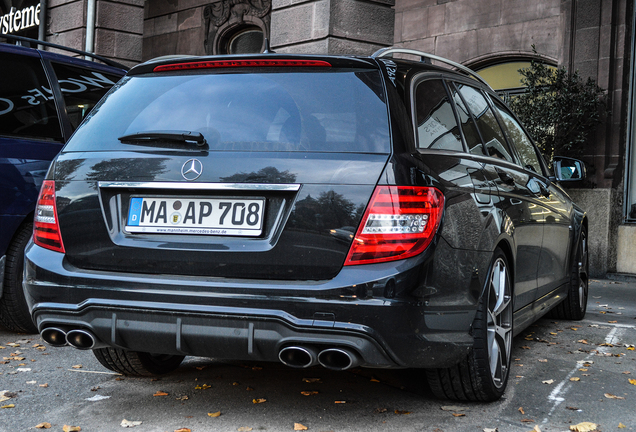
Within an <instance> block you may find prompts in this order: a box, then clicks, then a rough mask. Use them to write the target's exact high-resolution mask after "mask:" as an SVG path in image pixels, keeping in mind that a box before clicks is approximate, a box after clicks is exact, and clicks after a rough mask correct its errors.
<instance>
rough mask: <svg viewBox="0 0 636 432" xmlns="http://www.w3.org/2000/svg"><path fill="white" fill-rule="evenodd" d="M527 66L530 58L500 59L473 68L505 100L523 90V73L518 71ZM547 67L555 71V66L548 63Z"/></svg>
mask: <svg viewBox="0 0 636 432" xmlns="http://www.w3.org/2000/svg"><path fill="white" fill-rule="evenodd" d="M529 67H530V60H514V61H507V62H501V61H500V62H499V63H496V64H490V65H488V66H484V67H480V68H479V67H475V68H474V70H475V72H477V73H478V74H479V75H480V76H481V77H482V78H483V79H485V80H486V82H487V83H488V84H490V87H492V88H493V90H495V91H496V92H497V93H498V94H499V95H500V96H501V97H502V98H503V99H504V100H507V99H508V98H510V97H513V96H514V95H518V94H522V93H524V92H525V86H524V85H523V83H522V80H523V75H521V73H519V69H527V68H529ZM548 67H550V68H552V69H554V70H555V71H556V66H553V65H550V64H549V65H548Z"/></svg>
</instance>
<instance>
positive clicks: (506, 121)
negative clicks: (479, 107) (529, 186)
mask: <svg viewBox="0 0 636 432" xmlns="http://www.w3.org/2000/svg"><path fill="white" fill-rule="evenodd" d="M493 102H494V105H495V108H496V109H497V111H498V113H499V116H500V118H501V119H502V126H503V129H504V131H505V132H506V135H507V136H508V139H509V141H510V144H511V145H513V146H514V147H515V149H516V150H517V153H518V154H519V157H520V158H521V165H523V167H524V168H525V169H529V170H531V171H534V172H536V173H537V174H541V175H543V174H544V173H543V168H542V166H541V163H540V162H539V155H538V154H537V150H536V148H535V147H534V145H533V144H532V140H530V137H528V135H527V134H526V132H525V131H524V130H523V128H522V127H521V125H520V124H519V123H517V121H516V120H515V118H514V117H513V115H512V114H510V112H509V111H508V110H507V109H506V108H504V107H503V105H501V104H500V103H499V102H497V101H496V100H495V101H493Z"/></svg>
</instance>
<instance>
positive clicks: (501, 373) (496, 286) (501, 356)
mask: <svg viewBox="0 0 636 432" xmlns="http://www.w3.org/2000/svg"><path fill="white" fill-rule="evenodd" d="M488 289H489V293H488V314H487V334H488V361H489V364H490V373H491V376H492V380H493V384H494V385H495V386H496V387H497V388H500V387H501V386H502V385H504V383H505V382H506V377H507V375H508V365H509V364H510V352H511V349H512V295H511V292H510V278H509V275H508V269H507V267H506V263H505V261H504V260H503V259H502V258H498V259H497V260H496V261H495V262H494V264H493V267H492V272H491V274H490V281H489V287H488Z"/></svg>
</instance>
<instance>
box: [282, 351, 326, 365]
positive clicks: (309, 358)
mask: <svg viewBox="0 0 636 432" xmlns="http://www.w3.org/2000/svg"><path fill="white" fill-rule="evenodd" d="M316 354H317V353H316V350H315V349H314V348H311V347H302V346H289V347H286V348H283V349H282V350H280V352H279V353H278V358H279V360H280V361H281V362H282V363H283V364H284V365H286V366H289V367H293V368H306V367H310V366H314V365H316V364H318V360H317V356H316Z"/></svg>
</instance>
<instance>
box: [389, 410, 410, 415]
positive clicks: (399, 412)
mask: <svg viewBox="0 0 636 432" xmlns="http://www.w3.org/2000/svg"><path fill="white" fill-rule="evenodd" d="M393 412H394V413H396V414H411V411H404V410H398V409H396V410H395V411H393Z"/></svg>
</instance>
